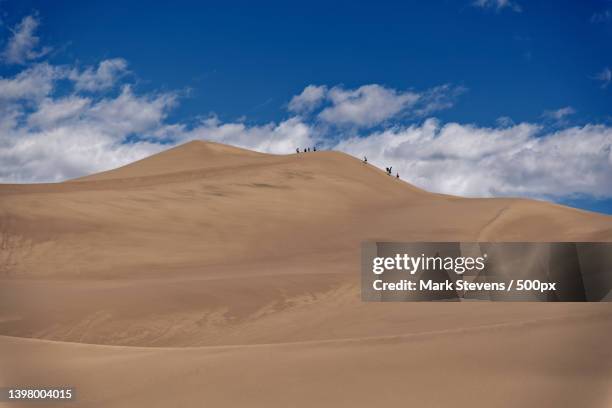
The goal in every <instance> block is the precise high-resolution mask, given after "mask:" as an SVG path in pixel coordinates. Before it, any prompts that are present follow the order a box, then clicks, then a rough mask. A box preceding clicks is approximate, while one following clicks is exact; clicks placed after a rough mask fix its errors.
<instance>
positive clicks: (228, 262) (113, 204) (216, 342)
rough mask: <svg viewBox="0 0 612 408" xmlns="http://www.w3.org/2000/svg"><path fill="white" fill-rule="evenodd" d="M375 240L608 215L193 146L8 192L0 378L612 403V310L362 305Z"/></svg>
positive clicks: (93, 394) (197, 396) (234, 402)
mask: <svg viewBox="0 0 612 408" xmlns="http://www.w3.org/2000/svg"><path fill="white" fill-rule="evenodd" d="M369 240H375V241H461V240H462V241H612V217H610V216H605V215H601V214H595V213H590V212H585V211H580V210H576V209H572V208H568V207H563V206H559V205H554V204H551V203H547V202H540V201H531V200H523V199H509V198H503V199H501V198H499V199H467V198H459V197H453V196H447V195H440V194H433V193H429V192H426V191H423V190H421V189H418V188H416V187H414V186H412V185H410V184H408V183H406V182H404V181H402V180H397V179H395V178H394V177H389V176H387V175H386V174H385V172H384V171H382V170H380V169H378V168H376V167H374V166H372V165H369V164H364V163H362V162H361V161H360V160H358V159H356V158H353V157H351V156H348V155H345V154H342V153H339V152H333V151H320V152H312V153H302V154H299V155H298V154H292V155H267V154H261V153H256V152H252V151H248V150H243V149H238V148H235V147H230V146H226V145H221V144H216V143H210V142H200V141H194V142H189V143H187V144H184V145H181V146H178V147H176V148H173V149H170V150H167V151H165V152H162V153H160V154H158V155H154V156H151V157H149V158H146V159H144V160H141V161H138V162H135V163H132V164H129V165H127V166H124V167H121V168H118V169H115V170H111V171H108V172H103V173H98V174H94V175H91V176H87V177H83V178H80V179H75V180H69V181H67V182H63V183H53V184H28V185H9V184H4V185H0V387H1V386H38V387H43V386H48V387H52V386H70V387H74V389H75V390H76V401H74V402H70V403H66V404H65V405H64V406H75V407H77V406H78V407H81V406H82V407H172V406H176V407H203V406H212V407H243V406H244V407H372V406H383V405H385V404H388V406H415V407H443V406H453V407H471V408H473V407H492V406H494V407H519V406H520V407H530V406H533V407H610V406H612V346H611V344H612V304H610V303H505V302H496V303H490V302H414V303H364V302H361V299H360V244H361V242H362V241H369ZM1 405H2V403H0V406H1ZM60 405H61V404H60ZM4 406H7V407H12V406H17V405H16V404H14V403H6V404H5V405H4ZM37 406H41V404H37ZM52 406H58V404H53V405H52Z"/></svg>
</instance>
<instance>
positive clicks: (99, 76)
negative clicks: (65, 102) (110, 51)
mask: <svg viewBox="0 0 612 408" xmlns="http://www.w3.org/2000/svg"><path fill="white" fill-rule="evenodd" d="M126 70H127V61H126V60H124V59H123V58H113V59H107V60H104V61H102V62H100V64H99V65H98V68H96V69H94V68H93V67H87V68H86V69H85V70H83V71H79V70H78V69H76V68H74V69H73V70H71V71H70V74H69V78H70V79H71V80H72V81H74V86H75V87H76V89H77V90H80V91H100V90H103V89H108V88H110V87H112V86H113V85H114V84H115V83H116V81H117V80H118V79H119V78H120V77H121V76H122V75H124V74H125V73H126Z"/></svg>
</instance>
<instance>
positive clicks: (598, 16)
mask: <svg viewBox="0 0 612 408" xmlns="http://www.w3.org/2000/svg"><path fill="white" fill-rule="evenodd" d="M609 21H612V10H610V9H608V10H603V11H600V12H598V13H593V15H592V16H591V23H594V24H597V23H607V22H609Z"/></svg>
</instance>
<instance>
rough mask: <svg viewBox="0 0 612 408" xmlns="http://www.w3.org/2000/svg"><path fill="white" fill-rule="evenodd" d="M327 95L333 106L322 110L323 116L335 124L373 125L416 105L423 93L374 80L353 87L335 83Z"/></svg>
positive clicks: (321, 117) (324, 119)
mask: <svg viewBox="0 0 612 408" xmlns="http://www.w3.org/2000/svg"><path fill="white" fill-rule="evenodd" d="M327 97H328V99H329V100H330V101H331V106H330V107H327V108H325V109H323V111H321V113H319V118H320V119H321V120H323V121H325V122H328V123H333V124H336V125H358V126H374V125H377V124H379V123H381V122H383V121H385V120H387V119H389V118H392V117H394V116H396V115H397V114H399V113H400V112H402V111H404V110H406V109H408V108H409V107H411V106H413V105H414V104H415V103H416V102H417V101H418V100H419V97H420V96H419V95H418V94H416V93H413V92H410V91H407V92H398V91H396V90H394V89H389V88H385V87H383V86H380V85H376V84H372V85H363V86H361V87H359V88H357V89H354V90H350V89H349V90H347V89H344V88H342V87H334V88H332V89H330V90H329V92H328V96H327Z"/></svg>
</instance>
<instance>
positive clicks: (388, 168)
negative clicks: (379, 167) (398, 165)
mask: <svg viewBox="0 0 612 408" xmlns="http://www.w3.org/2000/svg"><path fill="white" fill-rule="evenodd" d="M386 169H387V174H388V175H389V176H390V175H391V169H393V167H387V168H386Z"/></svg>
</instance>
